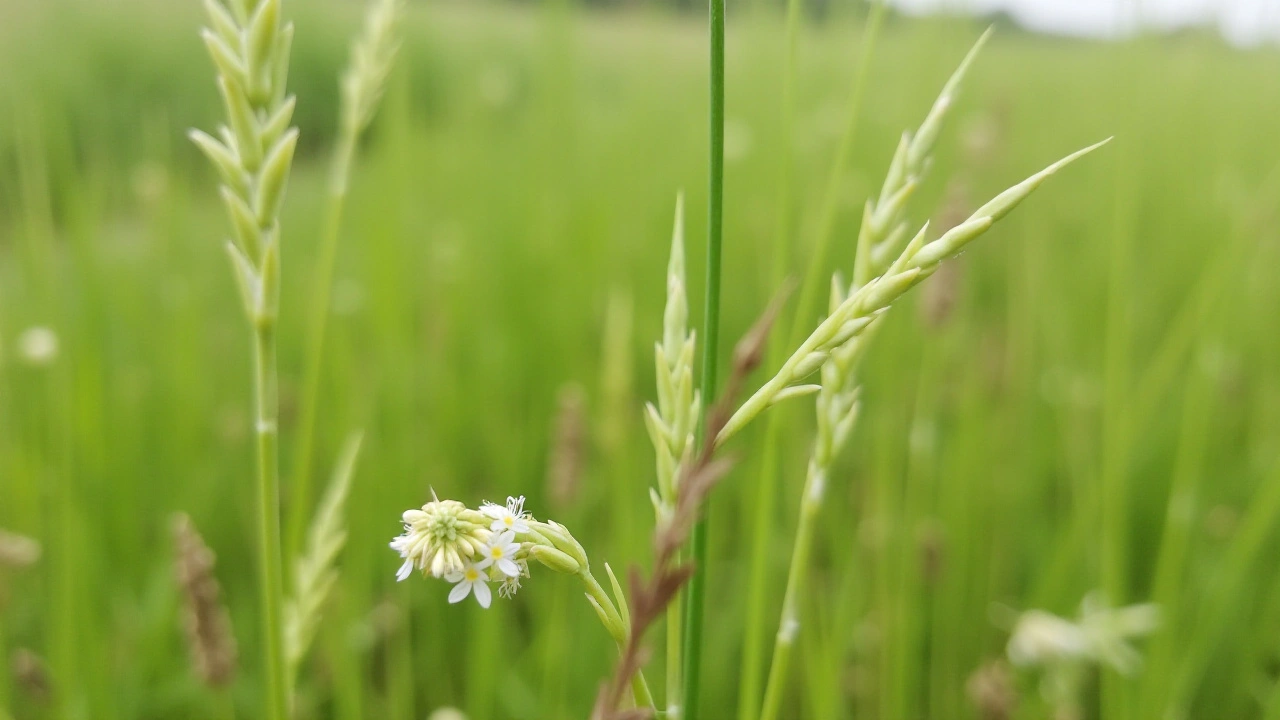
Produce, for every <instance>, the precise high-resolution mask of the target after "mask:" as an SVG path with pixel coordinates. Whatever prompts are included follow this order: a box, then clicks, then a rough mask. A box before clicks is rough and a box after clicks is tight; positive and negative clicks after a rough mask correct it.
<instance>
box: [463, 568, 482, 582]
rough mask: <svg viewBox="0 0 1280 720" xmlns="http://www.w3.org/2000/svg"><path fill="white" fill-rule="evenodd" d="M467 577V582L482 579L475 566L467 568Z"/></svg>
mask: <svg viewBox="0 0 1280 720" xmlns="http://www.w3.org/2000/svg"><path fill="white" fill-rule="evenodd" d="M465 577H466V578H467V582H475V581H476V580H479V579H480V573H478V572H476V569H475V568H467V572H466V573H465Z"/></svg>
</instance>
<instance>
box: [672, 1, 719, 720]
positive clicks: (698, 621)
mask: <svg viewBox="0 0 1280 720" xmlns="http://www.w3.org/2000/svg"><path fill="white" fill-rule="evenodd" d="M710 25H711V83H710V84H711V98H710V100H711V103H710V105H711V112H710V116H711V127H710V134H711V158H710V160H711V162H710V179H709V183H708V185H709V192H708V199H707V201H708V208H707V283H706V288H707V295H706V313H705V317H704V329H703V332H702V337H703V341H702V397H703V398H714V397H715V396H716V362H717V355H718V351H719V345H720V342H719V341H720V245H721V238H722V232H723V220H724V0H710ZM692 553H693V562H694V569H695V572H694V575H693V578H692V579H691V580H690V582H689V592H688V600H687V610H686V618H685V638H684V640H685V644H684V647H685V652H684V674H685V678H684V702H683V703H682V704H681V705H682V710H683V712H684V717H685V718H687V719H688V720H697V717H698V694H699V692H700V691H701V689H702V686H701V671H702V620H703V617H702V605H703V595H704V593H705V592H706V583H707V519H706V517H705V516H704V517H702V518H701V519H699V520H698V523H697V525H695V526H694V528H693V549H692Z"/></svg>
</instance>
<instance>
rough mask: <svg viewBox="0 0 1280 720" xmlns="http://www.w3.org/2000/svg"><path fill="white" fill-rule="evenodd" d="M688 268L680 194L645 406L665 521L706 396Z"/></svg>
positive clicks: (657, 500)
mask: <svg viewBox="0 0 1280 720" xmlns="http://www.w3.org/2000/svg"><path fill="white" fill-rule="evenodd" d="M686 288H687V285H686V282H685V268H684V194H683V193H681V194H679V195H677V196H676V212H675V224H674V228H673V229H672V232H671V256H670V260H669V261H668V263H667V301H666V306H665V308H664V310H663V314H662V339H661V341H659V342H658V343H657V344H656V345H655V347H654V368H655V371H656V374H655V377H656V383H657V390H658V404H657V405H656V406H655V405H654V404H653V403H648V404H646V406H645V416H644V419H645V427H646V428H647V429H648V430H649V439H650V440H651V441H652V442H653V449H654V453H655V454H656V460H657V476H658V483H657V488H656V490H655V491H654V492H653V493H652V494H651V495H652V498H653V503H654V512H655V513H657V515H658V517H659V519H660V520H661V519H662V518H665V517H667V516H669V515H670V514H671V511H672V508H674V507H675V496H676V485H677V483H678V482H679V478H680V467H681V464H682V463H683V461H684V460H685V458H686V456H687V454H688V453H689V452H691V450H692V448H693V434H694V432H695V430H696V425H697V420H698V417H699V415H700V413H701V408H702V398H701V395H700V393H699V392H698V391H697V390H696V389H695V388H694V385H693V359H694V351H695V349H696V345H697V340H696V334H695V333H694V332H693V331H692V330H690V329H689V298H688V293H687V291H686Z"/></svg>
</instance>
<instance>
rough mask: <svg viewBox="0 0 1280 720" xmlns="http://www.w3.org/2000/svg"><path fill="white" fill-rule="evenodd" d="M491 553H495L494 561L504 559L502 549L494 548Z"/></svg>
mask: <svg viewBox="0 0 1280 720" xmlns="http://www.w3.org/2000/svg"><path fill="white" fill-rule="evenodd" d="M490 552H491V553H493V559H494V560H499V559H501V558H502V548H500V547H495V548H492V549H491V550H490Z"/></svg>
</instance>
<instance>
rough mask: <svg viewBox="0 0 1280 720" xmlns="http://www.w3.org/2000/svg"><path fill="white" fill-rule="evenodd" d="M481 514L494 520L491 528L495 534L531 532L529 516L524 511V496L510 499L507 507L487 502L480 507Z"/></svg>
mask: <svg viewBox="0 0 1280 720" xmlns="http://www.w3.org/2000/svg"><path fill="white" fill-rule="evenodd" d="M480 512H482V513H484V514H485V515H487V516H488V517H491V518H493V524H492V525H491V526H490V527H489V529H490V530H492V531H493V532H502V531H504V530H510V531H511V532H517V533H527V532H529V523H528V522H527V521H528V519H529V516H528V514H526V513H525V511H524V496H523V495H521V496H520V497H518V498H515V497H508V498H507V505H506V507H503V506H502V505H496V504H494V503H491V502H486V503H485V504H484V505H481V506H480Z"/></svg>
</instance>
